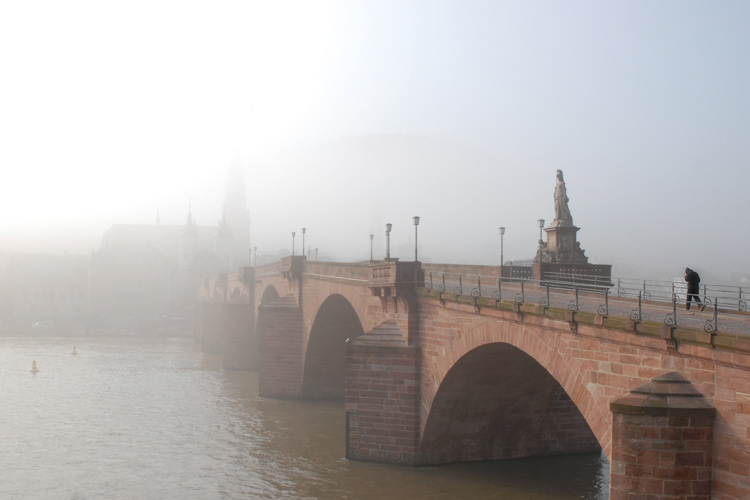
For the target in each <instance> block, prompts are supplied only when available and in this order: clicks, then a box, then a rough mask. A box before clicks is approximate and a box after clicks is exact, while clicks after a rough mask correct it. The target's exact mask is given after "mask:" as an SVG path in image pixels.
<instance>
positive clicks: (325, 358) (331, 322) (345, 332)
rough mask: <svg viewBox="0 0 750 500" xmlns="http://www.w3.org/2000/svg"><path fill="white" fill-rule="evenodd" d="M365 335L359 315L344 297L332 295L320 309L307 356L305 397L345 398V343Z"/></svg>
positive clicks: (304, 379)
mask: <svg viewBox="0 0 750 500" xmlns="http://www.w3.org/2000/svg"><path fill="white" fill-rule="evenodd" d="M362 334H364V329H363V328H362V324H361V323H360V321H359V317H358V316H357V312H356V311H355V310H354V307H352V305H351V304H350V303H349V301H348V300H347V299H346V298H344V297H343V296H341V295H331V296H330V297H328V298H327V299H326V300H325V301H323V304H321V306H320V309H318V312H317V314H316V315H315V320H314V321H313V325H312V328H311V329H310V337H309V341H308V344H307V351H306V353H305V369H304V375H303V379H302V396H303V397H304V398H308V399H343V398H344V394H345V382H346V381H345V367H346V340H347V339H355V338H357V337H359V336H360V335H362Z"/></svg>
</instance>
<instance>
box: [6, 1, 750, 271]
mask: <svg viewBox="0 0 750 500" xmlns="http://www.w3.org/2000/svg"><path fill="white" fill-rule="evenodd" d="M748 15H750V4H747V3H745V2H723V3H721V4H713V3H708V2H697V1H687V2H685V1H679V2H678V1H663V2H658V3H654V2H646V1H629V2H606V3H592V2H576V1H573V2H551V1H550V2H545V1H539V2H502V1H487V2H482V1H472V2H456V1H432V0H430V1H411V2H395V1H377V2H374V1H372V2H371V1H353V2H343V1H341V2H323V1H321V2H212V3H210V4H209V3H205V4H193V3H184V2H128V3H126V4H117V5H112V4H109V3H101V2H75V1H74V2H65V3H64V4H61V3H54V2H49V3H46V2H17V3H6V4H3V6H2V7H0V62H1V63H2V67H3V73H4V75H5V76H4V78H2V79H1V80H0V89H1V91H0V110H1V112H0V133H1V134H2V138H3V146H2V147H1V148H0V165H2V171H3V172H4V178H3V182H2V183H0V209H1V210H2V213H3V214H4V216H3V217H2V219H1V221H0V250H2V251H5V252H49V253H69V254H75V253H89V252H91V251H92V250H94V249H96V248H98V246H99V244H100V240H101V237H102V234H103V233H104V231H106V229H107V228H108V227H110V226H111V225H112V224H115V223H128V224H151V223H153V222H154V221H155V220H156V217H157V215H158V217H159V219H160V220H161V222H162V223H163V224H175V225H179V224H183V223H184V222H185V220H186V217H187V213H188V209H190V211H191V213H192V214H193V217H194V218H195V220H196V221H197V222H198V223H199V224H201V225H214V224H217V223H218V222H219V220H220V219H221V217H222V208H223V197H224V192H225V188H226V183H227V173H228V170H229V168H230V166H231V165H232V163H233V161H238V162H240V164H241V166H242V169H243V170H244V172H245V180H246V183H247V208H248V209H249V213H250V217H251V245H252V246H257V247H258V251H259V252H260V253H263V252H266V253H268V254H277V253H278V252H279V251H280V250H281V251H291V246H292V238H291V232H292V231H296V232H297V235H298V237H297V239H296V245H297V246H296V251H297V252H298V253H299V252H300V250H301V239H300V237H299V235H300V232H301V228H302V227H305V228H307V232H306V246H307V247H308V248H311V249H316V248H317V249H319V252H320V253H319V255H320V256H321V257H325V258H330V259H337V260H342V261H349V260H359V259H367V258H369V252H370V239H369V235H370V234H374V235H375V239H374V241H373V252H374V254H375V257H376V258H378V257H382V256H383V254H384V248H385V234H384V230H385V224H386V223H392V224H393V231H392V233H391V253H392V256H394V257H399V258H401V259H404V260H411V259H412V258H413V255H414V253H413V247H414V226H413V224H412V217H413V216H415V215H419V216H420V217H421V222H420V225H419V228H418V231H419V235H418V241H419V252H420V259H422V260H425V261H432V262H454V263H478V264H497V263H499V261H500V236H499V234H498V227H499V226H504V227H505V228H506V233H505V236H504V257H505V260H506V261H510V260H519V259H528V258H531V257H533V256H534V253H535V251H536V245H537V239H538V237H539V236H538V235H539V229H538V227H537V222H536V221H537V219H540V218H543V219H546V220H547V221H551V220H552V219H553V218H554V208H553V201H552V200H553V191H554V186H555V172H556V170H557V169H561V170H563V172H564V173H565V180H566V184H567V189H568V196H569V198H570V210H571V212H572V215H573V221H574V223H575V224H576V225H577V226H578V227H580V228H581V229H580V231H579V233H578V240H579V241H580V242H581V246H582V248H583V249H584V250H585V251H586V255H587V256H588V257H589V261H590V262H592V263H602V264H613V265H614V269H613V274H629V275H643V276H644V277H672V276H675V277H679V276H681V275H682V270H683V269H684V267H685V266H690V267H691V268H694V269H696V270H699V271H700V272H701V274H702V275H703V276H709V277H710V278H713V279H714V280H715V281H725V280H729V279H734V278H736V277H737V275H739V274H744V275H747V274H750V266H748V264H747V262H746V261H745V260H744V259H742V257H743V255H744V252H743V250H744V249H745V248H747V247H748V244H749V243H750V241H748V240H749V239H750V236H749V234H750V232H748V230H747V229H748V228H747V224H746V222H745V220H746V217H745V214H746V213H747V212H748V197H747V193H748V192H749V191H750V180H749V178H748V177H749V176H748V165H749V164H750V142H748V140H747V138H748V137H750V94H749V93H748V92H747V89H748V88H750V77H749V75H748V67H747V64H746V62H745V59H746V55H747V54H748V53H750V35H748V32H747V29H746V19H748ZM733 273H734V274H733Z"/></svg>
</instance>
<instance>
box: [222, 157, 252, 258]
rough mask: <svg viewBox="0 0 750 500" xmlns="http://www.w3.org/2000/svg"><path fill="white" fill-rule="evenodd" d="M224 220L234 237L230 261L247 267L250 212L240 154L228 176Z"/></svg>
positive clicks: (235, 158) (233, 162)
mask: <svg viewBox="0 0 750 500" xmlns="http://www.w3.org/2000/svg"><path fill="white" fill-rule="evenodd" d="M224 218H225V220H226V225H227V226H228V227H229V229H230V230H231V233H232V236H233V237H234V241H233V243H232V257H233V258H232V259H230V260H231V261H232V262H233V264H234V267H238V266H242V265H247V264H246V262H247V255H248V250H249V249H250V212H249V211H248V208H247V186H246V184H245V174H244V171H243V169H242V163H241V162H240V157H239V154H235V157H234V160H233V161H232V165H231V167H230V168H229V175H228V176H227V190H226V195H225V196H224Z"/></svg>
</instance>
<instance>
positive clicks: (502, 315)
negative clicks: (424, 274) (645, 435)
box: [419, 292, 750, 500]
mask: <svg viewBox="0 0 750 500" xmlns="http://www.w3.org/2000/svg"><path fill="white" fill-rule="evenodd" d="M438 296H440V298H438ZM448 299H450V294H437V293H432V292H425V293H424V294H422V293H420V297H419V308H420V320H421V325H420V327H421V338H420V342H421V345H422V347H423V351H422V368H421V372H422V378H421V380H422V385H421V390H422V398H421V404H420V408H421V420H422V422H423V424H422V425H424V422H425V421H426V419H427V418H428V417H429V415H430V414H431V412H432V411H433V409H432V404H433V402H434V397H435V393H436V391H437V390H438V389H439V388H440V386H441V384H442V383H443V381H444V380H445V376H446V374H447V373H448V371H449V370H450V369H451V367H452V366H453V365H454V363H455V362H456V360H459V359H461V358H462V357H463V356H465V355H466V354H467V353H469V352H470V351H472V350H473V349H477V348H479V347H480V346H482V345H486V344H488V343H493V342H501V343H509V344H511V345H514V346H517V347H519V348H520V349H522V350H523V351H524V352H525V353H527V354H529V355H531V356H532V357H534V358H535V359H537V360H538V361H539V362H540V363H542V365H543V366H545V367H546V369H547V370H548V371H549V373H551V374H552V375H553V376H554V377H555V378H556V379H557V380H558V382H559V383H560V384H561V385H562V387H563V388H564V389H565V391H566V392H567V393H568V394H570V395H571V399H572V400H573V401H574V402H575V404H576V405H577V406H578V408H580V409H581V413H582V414H583V415H584V417H585V419H586V420H587V421H588V422H589V425H590V427H591V429H592V430H593V431H594V433H595V435H596V436H597V439H598V441H599V443H600V444H601V446H602V448H603V449H604V450H605V453H606V454H607V456H608V457H609V458H610V460H612V454H613V453H614V451H615V450H614V449H613V446H617V445H613V443H612V425H613V423H612V414H611V413H610V412H609V403H610V402H611V401H613V400H615V399H616V398H618V397H621V396H623V395H624V394H626V393H627V391H628V390H629V389H631V388H634V387H637V386H639V385H641V384H644V383H646V382H648V381H649V380H650V379H652V378H654V377H658V376H660V375H663V374H664V373H667V372H672V371H678V372H679V373H682V374H683V375H684V376H685V377H686V378H687V379H688V380H690V381H691V382H693V384H694V385H695V386H696V387H697V388H698V389H699V391H700V392H701V393H703V394H704V395H705V396H706V397H707V398H709V401H710V402H711V403H713V404H714V405H715V407H716V409H717V416H716V421H715V423H714V426H713V431H714V443H713V447H712V450H713V468H712V473H711V474H712V477H713V483H712V494H713V498H715V499H716V500H737V499H739V498H743V499H744V498H750V480H748V476H750V474H749V472H750V456H748V453H750V430H749V426H748V422H750V395H748V394H747V393H744V392H743V388H744V384H742V383H737V382H733V381H738V380H748V379H750V356H749V355H748V354H747V353H744V352H740V351H736V352H734V351H727V350H725V349H723V348H712V347H711V346H710V345H705V344H703V345H699V344H695V345H691V344H687V343H678V351H676V352H675V351H668V350H667V349H666V345H665V342H664V340H663V339H662V338H659V337H658V334H657V335H656V336H651V335H642V334H641V335H639V334H636V333H633V332H632V331H627V330H625V329H618V328H613V327H612V326H610V327H603V326H600V325H595V324H594V321H593V318H592V319H589V320H585V321H581V322H579V324H578V331H577V332H571V331H570V329H569V328H568V324H567V322H564V321H561V320H555V319H552V318H550V317H546V316H545V315H544V314H541V309H538V308H535V307H533V306H529V307H528V308H527V309H528V312H527V313H526V314H524V316H523V318H519V317H518V315H517V314H516V313H515V312H513V311H512V310H511V308H510V307H509V306H508V308H507V309H502V308H500V307H497V308H496V307H493V306H490V305H488V306H487V307H483V308H481V309H480V310H479V311H478V310H477V308H476V307H474V306H473V305H471V304H462V303H459V302H458V301H455V300H448ZM487 302H489V301H487ZM579 316H580V317H582V318H585V316H584V315H579ZM467 319H468V320H469V322H468V323H467ZM561 319H562V317H561ZM550 353H552V354H550ZM602 354H604V356H602ZM686 446H687V447H688V448H689V449H691V450H695V451H697V450H698V449H700V448H705V447H706V446H709V445H708V444H706V443H705V442H698V441H692V440H691V441H690V442H688V443H687V445H686ZM677 497H679V495H677Z"/></svg>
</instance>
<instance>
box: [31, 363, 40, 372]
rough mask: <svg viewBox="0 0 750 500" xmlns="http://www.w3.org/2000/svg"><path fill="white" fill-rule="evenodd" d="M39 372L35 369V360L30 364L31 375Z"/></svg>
mask: <svg viewBox="0 0 750 500" xmlns="http://www.w3.org/2000/svg"><path fill="white" fill-rule="evenodd" d="M38 371H39V368H37V367H36V360H34V362H33V363H32V364H31V373H36V372H38Z"/></svg>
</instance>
